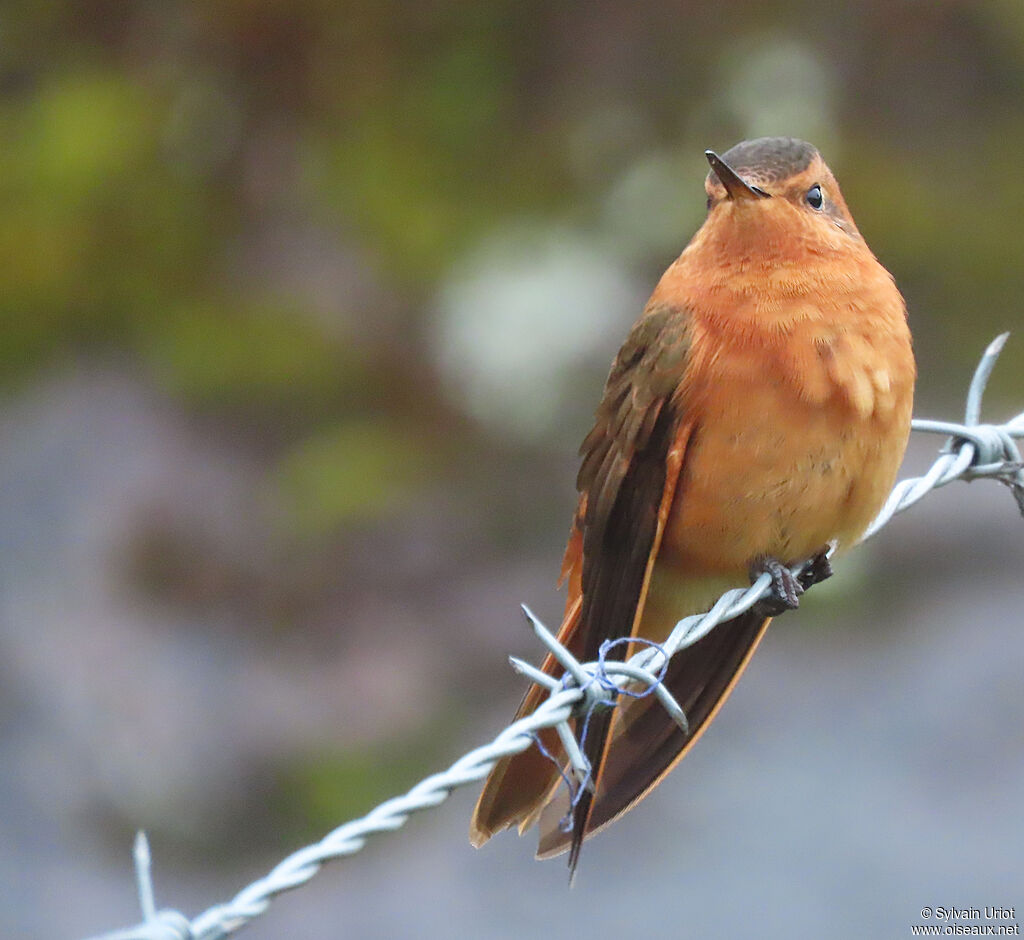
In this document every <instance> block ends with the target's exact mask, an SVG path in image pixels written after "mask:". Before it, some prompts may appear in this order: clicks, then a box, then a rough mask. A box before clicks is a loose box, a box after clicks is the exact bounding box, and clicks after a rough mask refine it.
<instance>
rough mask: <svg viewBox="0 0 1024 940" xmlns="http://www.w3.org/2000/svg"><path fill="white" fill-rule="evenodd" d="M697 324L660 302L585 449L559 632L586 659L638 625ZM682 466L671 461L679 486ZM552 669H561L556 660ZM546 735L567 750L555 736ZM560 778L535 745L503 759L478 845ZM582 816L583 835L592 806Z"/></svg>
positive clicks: (617, 369)
mask: <svg viewBox="0 0 1024 940" xmlns="http://www.w3.org/2000/svg"><path fill="white" fill-rule="evenodd" d="M688 330H689V316H688V315H687V314H686V313H685V311H681V310H679V309H676V308H670V307H656V308H653V309H651V310H648V311H647V312H646V313H645V314H644V316H643V317H641V319H640V320H639V321H638V322H637V323H636V325H635V326H634V327H633V329H632V331H631V333H630V335H629V337H628V338H627V340H626V342H625V344H624V345H623V347H622V349H621V350H620V352H619V354H618V356H617V357H616V359H615V362H614V363H613V365H612V369H611V372H610V374H609V376H608V382H607V384H606V386H605V393H604V397H603V398H602V401H601V404H600V406H599V407H598V411H597V416H596V420H595V425H594V429H593V430H592V431H591V432H590V434H589V435H587V438H586V440H585V441H584V442H583V445H582V447H581V448H580V452H581V455H582V457H583V461H582V464H581V467H580V472H579V475H578V477H577V489H578V490H579V491H580V494H581V499H580V505H579V509H578V511H577V515H576V519H575V521H574V526H573V532H572V535H571V536H570V540H569V546H568V548H567V550H566V557H565V561H564V563H563V568H562V576H563V578H564V577H566V576H567V577H568V579H569V584H570V595H569V603H568V610H569V613H567V616H566V619H565V621H564V622H563V625H562V630H561V631H560V634H559V636H560V638H561V639H562V642H563V643H566V644H567V645H568V646H569V648H570V650H571V651H572V652H573V654H574V655H575V656H577V657H578V658H580V659H582V660H584V661H588V660H594V659H597V656H598V651H599V649H600V646H601V643H602V642H603V641H604V640H606V639H609V638H613V637H618V636H630V635H632V633H633V630H634V628H635V625H636V624H637V623H638V622H639V616H638V615H639V612H640V611H642V607H643V597H644V594H645V592H646V585H647V583H648V580H649V577H650V565H651V563H652V561H653V557H654V555H655V554H656V548H655V546H656V543H657V540H658V538H659V537H660V536H659V531H660V529H661V528H663V526H664V521H665V518H666V517H667V513H668V505H669V503H670V502H671V499H670V497H669V499H668V500H666V498H665V489H666V474H667V472H668V468H669V454H670V452H679V451H680V450H681V448H680V447H678V446H677V437H678V435H679V432H680V422H679V421H678V419H677V416H676V413H675V412H676V408H677V404H676V402H675V398H676V393H677V391H678V389H679V386H680V383H681V381H682V379H683V375H684V373H685V368H686V363H687V356H688V350H689V340H688ZM686 433H688V430H687V432H686ZM684 439H685V435H684ZM680 462H681V461H680V460H675V461H674V463H672V465H671V466H672V469H673V476H672V478H671V485H672V486H674V484H675V477H676V475H678V469H679V465H680ZM574 595H575V596H574ZM573 611H575V613H573ZM623 652H624V650H618V651H616V655H619V656H621V655H622V653H623ZM545 671H549V672H551V673H552V674H555V673H557V672H558V669H557V667H555V666H554V664H553V661H552V659H551V658H550V657H549V658H548V660H547V661H546V662H545ZM542 695H543V692H542V691H541V690H540V689H539V688H536V687H535V688H532V689H531V690H530V691H529V692H527V695H526V697H525V698H524V700H523V703H522V705H521V706H520V710H519V712H518V713H517V715H522V714H526V713H527V712H528V711H530V710H532V709H533V708H535V707H536V705H537V703H538V702H539V701H540V700H541V697H542ZM610 714H611V713H600V714H597V715H595V716H594V719H593V720H592V721H591V726H590V728H589V730H588V735H587V742H586V747H587V751H588V756H589V757H590V760H591V762H592V764H593V765H594V766H595V767H599V766H600V764H601V761H602V760H603V755H604V751H605V742H606V738H607V732H608V728H609V726H610V725H609V723H608V721H607V717H606V716H610ZM542 741H543V742H544V744H545V747H548V749H549V750H550V752H551V753H552V754H554V755H556V756H562V752H561V748H560V746H559V744H558V740H557V737H556V736H555V735H554V734H553V733H548V734H547V735H543V736H542ZM557 780H558V769H557V768H556V767H555V766H554V765H553V764H552V763H551V762H550V761H549V760H548V759H547V758H545V757H543V755H541V754H540V753H539V751H537V750H536V749H534V748H531V749H530V750H528V751H525V752H523V753H522V754H519V755H517V756H516V757H513V758H509V759H506V760H505V761H502V762H500V763H499V764H498V765H497V766H496V767H495V769H494V770H493V771H492V772H491V775H490V776H489V777H488V779H487V782H486V783H485V785H484V789H483V792H482V793H481V796H480V800H479V802H478V804H477V808H476V812H475V813H474V816H473V821H472V823H471V827H470V838H471V840H472V841H473V843H474V845H479V844H482V843H483V842H485V841H486V840H487V839H488V838H489V837H490V836H491V835H492V834H493V833H494V832H497V831H498V830H500V829H503V828H505V827H507V826H509V825H513V824H515V823H527V824H528V823H529V822H531V821H532V820H533V819H534V818H536V814H537V812H536V811H537V810H538V809H539V808H540V807H541V806H542V805H543V803H545V802H546V801H547V800H548V799H549V798H550V794H551V790H552V787H553V786H554V785H555V784H556V783H557ZM580 806H583V803H582V801H581V804H580ZM577 813H578V815H579V816H580V821H579V825H578V827H577V828H578V830H579V832H580V833H581V834H582V833H583V832H585V831H586V813H587V808H586V807H584V809H582V810H580V809H579V808H577Z"/></svg>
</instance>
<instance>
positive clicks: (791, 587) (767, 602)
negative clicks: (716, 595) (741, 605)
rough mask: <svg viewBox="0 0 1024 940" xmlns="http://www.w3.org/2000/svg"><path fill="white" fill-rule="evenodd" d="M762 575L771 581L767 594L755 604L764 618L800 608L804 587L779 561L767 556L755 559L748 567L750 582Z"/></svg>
mask: <svg viewBox="0 0 1024 940" xmlns="http://www.w3.org/2000/svg"><path fill="white" fill-rule="evenodd" d="M762 574H767V575H768V576H769V577H770V578H771V579H772V580H771V587H770V588H769V591H768V593H767V594H765V596H764V597H762V598H761V600H759V601H758V602H757V608H758V610H760V611H761V612H763V613H764V615H765V616H766V617H777V616H778V615H779V614H782V613H785V612H786V611H787V610H796V609H797V608H798V607H799V606H800V595H801V594H803V592H804V585H803V584H801V583H800V581H799V580H797V579H796V578H795V577H793V572H792V571H790V570H789V568H787V567H786V566H785V565H784V564H783V563H782V562H781V561H779V560H778V559H777V558H771V557H768V556H762V557H760V558H756V559H755V560H754V561H753V562H752V563H751V565H750V580H751V581H756V580H757V579H758V578H759V577H761V575H762Z"/></svg>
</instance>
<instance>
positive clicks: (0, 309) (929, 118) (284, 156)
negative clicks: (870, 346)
mask: <svg viewBox="0 0 1024 940" xmlns="http://www.w3.org/2000/svg"><path fill="white" fill-rule="evenodd" d="M762 134H789V135H796V136H803V137H807V138H808V139H810V140H812V141H814V142H815V143H816V144H818V146H819V147H820V148H821V149H822V151H823V152H824V154H825V155H826V158H827V159H828V160H829V162H830V164H831V165H832V167H833V169H835V170H836V173H837V175H838V176H839V178H840V180H841V181H842V183H843V187H844V191H845V194H846V197H847V200H848V202H849V203H850V205H851V207H852V209H853V212H854V214H855V216H856V219H857V222H858V225H859V227H860V229H861V231H862V232H863V233H864V234H865V236H866V238H867V240H868V241H869V243H870V244H871V246H872V247H873V249H874V250H875V252H876V253H877V254H878V255H879V256H880V257H881V259H882V260H883V262H884V263H885V264H886V265H887V266H888V267H889V268H890V269H891V270H892V271H893V272H894V273H895V275H896V279H897V281H898V283H899V284H900V286H901V287H902V289H903V291H904V293H905V295H906V297H907V299H908V303H909V307H910V315H911V325H912V328H913V330H914V334H915V342H916V348H917V352H918V357H919V364H920V374H921V378H920V384H919V395H918V405H917V409H916V411H917V414H918V415H919V416H931V417H949V418H954V417H956V416H958V415H960V414H961V413H962V403H963V398H964V394H965V391H966V388H967V384H968V381H969V378H970V374H971V371H972V369H973V366H974V364H975V362H976V361H977V358H978V356H979V355H980V353H981V351H982V349H983V348H984V346H985V344H986V343H987V342H988V341H989V340H990V339H991V338H992V337H993V336H994V335H995V334H996V333H998V332H1001V331H1003V330H1006V329H1016V327H1017V325H1018V324H1019V322H1020V319H1021V303H1022V300H1021V298H1022V296H1024V265H1022V264H1021V251H1022V249H1021V235H1022V232H1024V221H1022V220H1024V215H1022V212H1024V173H1022V172H1021V159H1022V158H1021V154H1022V152H1024V6H1022V5H1021V4H1020V3H1019V2H1017V0H984V2H954V0H937V2H930V3H924V2H893V0H870V2H859V3H853V2H839V0H832V2H822V0H815V2H809V0H790V2H785V0H779V2H773V3H764V2H761V0H758V2H754V0H740V2H734V3H731V4H718V3H707V2H700V3H698V2H692V0H675V2H670V0H635V2H632V3H628V4H626V3H612V2H594V3H589V4H586V5H583V4H571V3H561V2H552V0H547V2H543V3H540V2H534V0H476V2H474V3H472V4H468V3H461V2H457V0H420V2H405V3H398V2H388V0H373V2H364V0H345V2H341V3H328V2H316V0H289V2H287V3H285V2H278V0H263V2H255V0H253V2H247V0H222V2H205V0H192V2H174V0H160V2H157V0H150V2H139V3H134V4H122V3H114V2H110V0H52V2H48V3H37V2H31V0H6V2H5V3H4V4H3V6H2V7H0V141H2V143H0V257H2V259H3V261H2V265H0V318H2V326H0V330H2V332H0V934H2V935H3V936H5V937H19V938H73V937H81V936H84V935H86V934H90V933H95V932H99V931H102V930H106V929H111V928H115V927H121V926H127V925H128V924H129V923H134V922H135V921H136V920H137V919H138V910H137V904H136V900H135V896H134V889H133V884H132V877H131V873H130V859H129V851H130V842H131V836H132V833H133V832H134V830H135V829H136V828H140V827H141V828H145V829H146V830H147V831H148V832H149V834H150V836H151V839H152V843H153V846H154V853H155V860H156V890H157V901H158V904H160V905H161V906H172V907H176V908H178V909H181V910H183V911H185V912H188V913H190V914H195V913H197V912H198V911H200V910H202V909H205V908H206V907H207V906H209V905H211V904H214V903H216V902H218V901H220V900H224V899H227V898H228V897H229V896H231V895H232V894H234V892H235V891H237V890H238V889H239V888H241V887H242V886H243V885H244V884H245V883H247V882H248V880H249V879H251V878H253V877H256V876H258V875H260V874H262V873H264V872H265V871H266V870H267V869H268V868H270V867H271V866H272V865H273V864H274V863H276V862H277V861H278V860H279V859H280V858H281V857H283V856H284V855H285V854H286V853H288V852H290V851H292V850H293V849H295V848H298V847H299V846H301V845H302V844H304V843H305V842H306V841H309V840H313V839H317V838H319V837H320V836H321V835H323V834H324V833H325V832H326V831H328V830H329V829H330V828H333V826H334V825H336V824H338V823H340V822H342V821H344V820H345V819H347V818H349V817H351V816H353V815H356V814H361V813H363V812H365V811H366V810H368V809H369V808H370V807H371V806H373V805H374V804H376V803H377V802H379V801H381V800H382V799H384V798H386V797H389V796H392V795H395V794H397V793H399V792H400V791H402V790H403V789H404V788H406V787H407V786H409V785H410V784H412V783H414V782H415V781H416V780H417V779H419V778H420V777H421V776H422V775H424V774H426V773H428V772H431V771H434V770H438V769H441V768H442V767H445V766H447V765H448V764H449V763H450V762H451V761H453V760H454V759H455V758H457V757H458V756H460V755H461V754H462V753H463V752H464V751H465V750H467V749H468V748H469V747H471V746H474V745H476V744H478V743H483V742H484V741H486V740H489V739H490V737H491V736H493V735H494V734H495V733H496V732H497V731H498V730H500V728H501V727H502V726H503V725H504V723H505V722H506V721H507V720H508V719H509V717H510V716H511V712H512V710H513V709H514V707H515V704H516V702H517V701H518V698H519V696H520V694H521V690H522V684H521V682H520V681H519V680H518V679H517V678H516V677H515V676H514V675H513V673H512V671H511V670H510V669H509V668H508V666H507V663H506V656H507V655H508V654H509V653H515V654H518V655H522V656H526V657H529V658H533V659H536V658H538V656H539V650H538V648H537V644H536V643H535V642H533V641H532V640H531V636H530V634H529V632H528V630H527V629H526V627H525V625H524V623H523V620H522V617H521V614H520V612H519V610H518V606H517V605H518V604H519V603H520V602H528V603H529V604H531V605H532V606H533V607H534V609H535V610H537V611H538V612H539V613H540V614H541V615H542V616H544V617H545V618H547V619H548V620H549V622H557V620H558V618H559V613H560V607H561V602H562V601H561V597H560V595H558V594H557V593H556V591H555V578H556V575H557V572H558V566H559V562H560V558H561V551H562V548H563V544H564V539H565V536H566V534H567V532H568V526H569V520H570V516H571V513H572V510H573V507H574V504H575V498H574V491H573V478H574V475H575V469H576V457H575V452H576V448H577V445H578V443H579V441H580V440H581V439H582V438H583V436H584V434H585V433H586V431H587V430H588V428H589V420H590V417H591V414H592V409H593V407H594V406H595V405H596V403H597V400H598V397H599V394H600V389H601V386H602V383H603V381H604V376H605V374H606V371H607V368H608V363H609V362H610V360H611V357H612V355H613V354H614V352H615V350H616V349H617V348H618V345H619V343H620V342H621V340H622V339H623V337H624V336H625V333H626V331H627V329H628V327H629V325H630V324H631V323H632V321H633V319H634V318H635V317H636V315H637V313H638V312H639V310H640V308H641V306H642V304H643V302H644V299H645V298H646V295H647V293H648V292H649V291H650V289H651V287H652V286H653V284H654V282H655V280H656V279H657V277H658V276H659V274H660V272H661V271H662V270H663V269H664V268H665V267H666V266H667V264H668V263H669V262H670V261H671V260H672V259H673V258H674V257H675V256H676V255H677V254H678V252H679V251H680V249H681V248H682V247H683V246H684V245H685V244H686V242H687V240H688V239H689V237H690V235H691V234H692V232H693V231H694V230H695V229H696V227H697V226H698V225H699V224H700V221H701V219H702V216H703V212H704V208H703V202H704V193H703V186H702V184H703V178H704V175H705V173H706V170H707V166H706V164H705V162H704V158H703V156H702V152H703V150H704V149H705V148H706V147H713V148H716V149H719V150H724V149H725V148H727V147H729V146H731V145H732V144H733V143H735V142H737V141H738V140H740V139H742V138H745V137H751V136H757V135H762ZM1022 374H1024V333H1021V332H1020V331H1017V332H1015V334H1014V335H1013V336H1012V337H1011V339H1010V342H1009V344H1008V346H1007V349H1006V352H1005V354H1004V356H1003V360H1002V361H1001V363H1000V364H999V367H998V369H997V371H996V374H995V376H994V379H993V381H992V384H991V388H990V392H989V396H988V400H987V406H986V414H987V415H988V416H989V417H991V418H1005V417H1008V416H1009V415H1010V414H1013V413H1015V412H1017V411H1020V410H1022V409H1024V380H1022V378H1021V376H1022ZM940 443H941V442H940V441H939V440H938V439H932V438H924V437H923V436H921V437H918V436H915V440H914V441H913V442H912V446H911V449H910V452H909V455H908V459H907V464H906V466H905V468H904V472H920V471H922V470H923V469H924V468H925V467H926V466H927V465H928V464H929V463H930V460H931V456H932V455H933V453H934V452H935V450H936V449H937V447H938V446H939V444H940ZM1022 562H1024V522H1022V521H1021V519H1020V518H1019V517H1018V516H1017V514H1016V510H1015V507H1014V504H1013V501H1012V499H1011V498H1010V495H1009V493H1008V492H1006V491H1005V490H1004V489H1002V488H1001V487H998V486H996V485H994V484H990V483H989V484H985V483H983V484H978V485H976V486H973V487H970V488H968V487H967V486H964V485H962V484H957V485H954V486H952V487H949V488H948V489H946V490H944V491H942V492H941V493H937V494H935V495H934V496H933V497H931V498H929V500H927V501H926V502H925V503H924V504H923V505H921V506H920V507H919V508H917V509H915V510H913V511H911V512H910V513H909V514H907V515H905V516H903V517H900V519H898V520H897V521H896V522H895V523H894V524H893V525H892V526H891V527H890V528H888V529H886V530H885V531H884V532H883V533H882V534H881V535H879V536H878V537H877V538H876V539H875V540H874V541H873V542H872V543H870V544H869V545H866V546H864V548H863V549H861V550H859V551H858V552H856V553H854V555H852V556H850V557H849V558H847V559H846V560H845V561H844V562H842V563H841V564H840V566H839V569H838V574H837V577H835V578H834V579H833V580H832V581H831V582H829V583H828V584H827V585H824V586H823V587H822V588H820V589H816V590H815V591H814V592H813V593H812V595H811V596H810V597H808V598H807V599H806V601H805V603H804V605H803V609H802V610H801V611H800V612H799V613H798V614H796V615H790V616H787V617H785V618H783V619H781V620H780V621H778V622H777V623H776V624H775V626H774V627H773V629H772V631H771V634H770V635H769V637H768V639H767V641H766V643H765V644H763V646H762V648H761V651H760V652H759V654H758V656H757V657H756V658H755V660H754V663H753V665H752V667H751V669H750V670H749V671H748V674H747V677H746V678H745V679H744V681H743V682H742V683H741V684H740V685H739V687H738V690H737V692H736V693H735V695H734V696H733V697H732V699H731V701H730V703H729V706H728V707H727V708H726V709H725V710H724V712H723V714H722V716H721V718H720V719H719V720H718V721H717V723H716V725H715V727H714V729H713V731H712V733H710V734H709V735H707V737H706V738H705V739H704V740H703V741H702V742H701V745H700V747H698V748H697V749H696V750H695V752H694V753H693V755H692V756H691V757H689V758H688V759H687V761H686V763H685V764H684V765H683V766H682V768H681V769H680V770H679V771H678V772H677V773H675V774H674V775H673V776H672V778H671V779H670V780H669V781H668V782H667V783H666V784H665V785H664V786H663V787H661V788H660V790H659V791H658V792H657V793H656V794H655V795H654V796H652V797H651V799H649V800H648V801H647V802H645V804H644V805H643V806H642V807H641V808H639V809H638V810H637V811H636V812H634V813H633V814H631V815H630V816H629V817H628V818H627V819H625V820H623V821H622V822H621V823H620V824H619V825H618V826H616V827H615V828H614V829H612V830H611V831H610V832H608V833H607V834H606V835H604V836H603V837H601V838H599V839H597V840H595V841H594V842H592V843H589V844H588V849H587V851H586V852H585V853H584V856H583V862H582V868H581V872H580V877H579V879H578V881H577V885H576V887H575V889H574V890H573V891H572V892H568V891H567V888H566V873H565V869H564V866H563V865H562V864H561V863H560V862H558V863H548V864H540V863H536V862H534V861H533V859H532V855H533V846H534V843H533V839H532V837H531V838H529V839H527V840H524V841H518V840H517V839H515V838H514V837H512V836H506V837H503V838H498V839H496V840H495V841H494V842H492V843H491V844H489V845H488V846H487V847H486V849H484V850H483V851H481V852H474V851H473V850H471V849H470V847H469V846H468V843H467V841H466V832H467V825H468V818H469V814H470V811H471V807H472V804H473V801H474V799H475V792H470V791H469V790H466V791H460V792H459V793H458V794H456V795H455V796H454V797H453V798H452V799H451V800H450V801H449V802H448V803H447V804H446V805H445V806H444V807H442V808H441V809H439V810H435V811H433V812H432V813H430V814H427V815H425V816H423V817H421V818H418V819H415V820H413V821H412V822H411V823H410V824H409V826H408V827H407V829H406V830H404V831H403V832H402V833H401V834H400V835H396V836H389V837H385V838H382V839H380V840H379V841H377V842H374V843H373V844H371V845H370V846H369V847H368V848H367V849H366V851H365V852H364V853H363V854H361V855H360V856H359V857H358V858H357V859H355V860H351V861H348V862H343V863H339V864H337V865H335V866H333V867H331V868H329V869H327V870H326V871H324V872H323V873H321V875H320V876H319V877H318V878H317V879H316V881H315V882H314V883H313V884H312V885H310V886H308V887H306V888H303V889H302V890H301V891H298V892H295V893H293V894H291V895H289V896H287V897H284V898H282V899H280V900H279V901H277V902H276V903H275V904H274V905H273V906H272V907H271V909H270V911H269V912H268V913H267V914H266V915H265V916H264V917H263V918H261V919H260V920H259V921H258V922H257V923H256V924H254V925H253V926H252V927H250V928H249V929H248V931H247V933H246V936H249V937H252V938H253V940H257V938H271V937H282V936H290V937H300V936H301V937H309V938H311V940H314V938H321V937H333V936H338V935H344V936H347V937H380V936H417V937H432V936H438V937H441V936H450V935H452V934H454V933H458V934H465V935H469V936H478V937H488V938H490V937H494V938H505V937H508V938H511V937H516V938H520V937H523V936H537V935H541V934H543V935H546V936H547V935H551V934H553V933H555V932H565V931H572V932H573V933H574V934H575V933H577V932H579V933H583V932H587V933H588V934H590V935H595V936H609V935H611V934H612V932H613V931H615V932H618V931H623V930H630V931H631V932H635V931H636V930H637V929H640V930H643V931H662V932H663V931H665V930H669V931H670V932H671V933H672V934H673V935H687V936H690V935H692V936H707V937H718V936H731V937H735V936H758V937H792V936H823V935H827V936H834V937H851V938H853V937H858V938H859V937H866V936H871V937H890V936H892V937H895V936H904V935H908V934H909V925H910V924H912V923H915V922H917V921H919V919H920V918H919V911H920V909H921V908H922V907H923V906H925V905H932V906H938V905H954V904H955V905H958V906H983V905H1001V906H1012V905H1017V907H1018V910H1020V909H1021V908H1024V894H1022V890H1024V889H1022V884H1024V881H1022V879H1021V874H1022V871H1024V816H1022V812H1021V794H1022V793H1024V686H1022V679H1021V676H1022V667H1024V630H1022V624H1021V612H1022V609H1024V603H1022V602H1024V584H1022V581H1021V570H1022Z"/></svg>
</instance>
